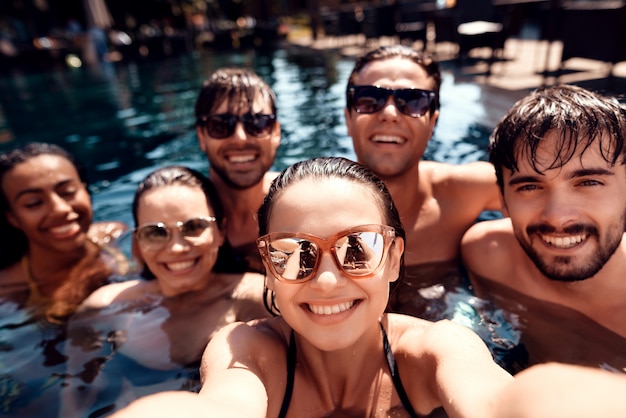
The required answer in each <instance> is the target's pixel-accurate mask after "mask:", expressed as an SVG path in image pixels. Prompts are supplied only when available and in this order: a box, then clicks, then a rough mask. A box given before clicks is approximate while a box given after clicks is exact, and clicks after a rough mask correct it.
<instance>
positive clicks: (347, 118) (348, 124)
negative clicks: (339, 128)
mask: <svg viewBox="0 0 626 418" xmlns="http://www.w3.org/2000/svg"><path fill="white" fill-rule="evenodd" d="M343 116H344V119H345V122H346V129H347V130H348V136H349V137H352V133H351V131H352V129H350V128H351V126H352V120H351V119H350V110H349V109H348V108H347V107H344V108H343Z"/></svg>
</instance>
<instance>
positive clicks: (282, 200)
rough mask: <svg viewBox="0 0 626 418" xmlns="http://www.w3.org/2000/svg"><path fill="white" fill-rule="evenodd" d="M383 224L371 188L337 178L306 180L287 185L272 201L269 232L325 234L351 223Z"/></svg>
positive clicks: (355, 224)
mask: <svg viewBox="0 0 626 418" xmlns="http://www.w3.org/2000/svg"><path fill="white" fill-rule="evenodd" d="M385 223H386V222H385V218H384V213H383V208H382V207H381V205H380V203H379V200H378V199H377V198H376V197H375V196H374V194H373V191H372V189H371V188H370V187H367V186H364V185H362V184H360V183H356V182H354V181H351V180H345V179H340V178H331V179H324V180H313V179H307V180H303V181H299V182H297V183H295V184H292V185H290V186H289V187H287V188H286V189H285V190H284V191H283V192H282V193H281V194H280V195H279V196H278V198H277V199H276V200H275V202H274V205H273V207H272V210H271V213H270V219H269V229H270V231H269V232H306V233H310V234H314V235H318V236H321V237H326V236H330V235H333V234H335V233H337V232H338V231H341V230H344V229H348V228H351V227H354V226H359V225H366V224H385Z"/></svg>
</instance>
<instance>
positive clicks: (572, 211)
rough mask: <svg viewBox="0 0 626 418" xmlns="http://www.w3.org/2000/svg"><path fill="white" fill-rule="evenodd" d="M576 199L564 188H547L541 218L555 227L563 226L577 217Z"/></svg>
mask: <svg viewBox="0 0 626 418" xmlns="http://www.w3.org/2000/svg"><path fill="white" fill-rule="evenodd" d="M577 207H578V206H577V202H576V199H574V198H573V196H572V194H571V193H568V192H567V191H564V190H558V189H556V190H555V189H553V190H548V191H547V192H546V193H545V196H544V199H543V202H542V208H541V220H542V221H543V222H545V223H547V224H549V225H552V226H554V227H555V228H563V227H565V226H567V225H568V224H570V223H573V222H575V221H576V220H577V219H578V209H577Z"/></svg>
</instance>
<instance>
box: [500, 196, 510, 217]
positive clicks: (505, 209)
mask: <svg viewBox="0 0 626 418" xmlns="http://www.w3.org/2000/svg"><path fill="white" fill-rule="evenodd" d="M500 203H501V204H502V210H501V212H502V216H504V217H505V218H510V217H511V215H509V208H508V207H507V206H506V201H505V200H504V195H503V194H502V193H500Z"/></svg>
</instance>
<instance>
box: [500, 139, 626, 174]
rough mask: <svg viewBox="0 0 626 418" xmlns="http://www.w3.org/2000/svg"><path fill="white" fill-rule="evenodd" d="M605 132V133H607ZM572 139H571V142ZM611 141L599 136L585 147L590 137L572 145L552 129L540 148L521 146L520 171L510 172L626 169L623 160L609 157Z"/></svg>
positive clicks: (518, 153)
mask: <svg viewBox="0 0 626 418" xmlns="http://www.w3.org/2000/svg"><path fill="white" fill-rule="evenodd" d="M605 135H606V134H605ZM571 143H573V142H570V144H571ZM609 143H610V142H609V141H608V140H606V138H605V137H598V138H596V139H594V140H593V141H591V143H590V145H589V146H588V147H585V145H586V144H587V141H586V140H585V141H578V142H577V143H576V149H575V150H572V149H569V147H568V143H567V141H565V142H564V141H563V140H562V138H561V137H560V134H559V132H557V131H555V130H553V131H549V132H548V133H547V134H546V135H545V137H544V138H543V139H542V141H541V142H540V143H539V145H538V147H537V149H536V150H535V151H534V153H532V154H531V151H530V150H529V149H528V148H520V149H518V150H517V151H516V160H517V168H518V172H515V173H510V170H505V172H509V175H510V176H512V177H515V176H518V175H531V174H532V175H537V174H538V173H537V170H538V171H539V172H540V173H542V174H546V175H548V176H549V177H550V176H558V175H568V173H570V172H572V171H573V170H589V169H603V170H610V171H614V170H619V169H623V170H626V167H624V165H623V164H621V161H620V160H618V162H617V164H616V165H615V166H613V165H612V164H611V162H610V161H607V159H609V158H610V157H611V156H612V155H613V150H612V149H611V148H610V147H609V145H608V144H609Z"/></svg>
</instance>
